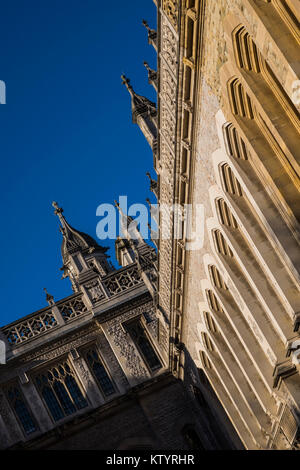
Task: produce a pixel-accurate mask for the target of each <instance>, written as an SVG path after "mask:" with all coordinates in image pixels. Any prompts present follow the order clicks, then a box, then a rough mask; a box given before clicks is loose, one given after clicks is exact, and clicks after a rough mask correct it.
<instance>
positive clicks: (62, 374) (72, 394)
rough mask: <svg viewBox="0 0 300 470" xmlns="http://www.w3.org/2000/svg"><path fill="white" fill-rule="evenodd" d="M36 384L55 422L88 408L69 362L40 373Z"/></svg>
mask: <svg viewBox="0 0 300 470" xmlns="http://www.w3.org/2000/svg"><path fill="white" fill-rule="evenodd" d="M35 384H36V386H37V388H38V390H39V392H40V394H41V395H42V397H43V399H44V401H45V403H46V405H47V407H48V409H49V412H50V414H51V416H52V418H53V419H54V421H59V420H60V419H63V418H65V417H66V416H69V415H71V414H73V413H76V412H77V411H79V410H81V409H83V408H85V407H87V406H88V402H87V400H86V399H85V398H84V396H83V394H82V392H81V390H80V387H79V385H78V383H77V381H76V379H75V374H74V372H73V370H72V369H71V367H70V366H69V364H68V362H67V361H65V362H62V363H60V364H57V365H56V366H54V367H51V368H49V369H48V370H45V371H42V372H40V373H39V374H38V375H36V377H35Z"/></svg>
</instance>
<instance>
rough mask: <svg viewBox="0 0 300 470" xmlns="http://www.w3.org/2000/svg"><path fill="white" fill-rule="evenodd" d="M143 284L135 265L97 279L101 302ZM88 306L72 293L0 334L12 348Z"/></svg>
mask: <svg viewBox="0 0 300 470" xmlns="http://www.w3.org/2000/svg"><path fill="white" fill-rule="evenodd" d="M142 283H143V281H142V279H141V278H140V276H139V273H138V270H137V266H136V265H133V266H129V267H128V268H127V267H126V268H121V269H119V270H118V271H115V272H112V273H110V274H108V275H107V276H105V277H103V278H102V279H99V287H100V286H101V287H100V288H101V289H102V290H103V296H102V298H101V301H106V300H107V299H109V298H110V297H113V296H115V295H117V294H120V293H122V292H124V291H126V290H128V289H130V288H132V287H135V286H137V285H138V284H142ZM89 309H90V306H87V305H86V300H85V299H84V295H83V293H82V292H79V293H75V294H73V295H72V296H70V297H68V298H66V299H65V300H61V301H58V302H57V303H55V304H54V305H51V306H49V307H48V308H45V309H43V310H39V311H38V312H35V313H32V314H31V315H29V316H27V317H24V318H22V319H20V320H17V321H15V322H13V323H11V324H9V325H7V326H4V327H2V328H0V337H1V336H2V337H3V336H4V339H6V340H7V341H8V343H9V345H10V347H14V346H17V345H19V344H22V343H24V342H25V341H28V340H31V339H33V338H35V337H37V336H39V335H41V334H43V333H46V332H48V331H49V330H51V329H53V328H56V327H58V326H62V325H63V324H66V323H67V322H68V321H70V320H72V319H74V318H76V317H78V316H80V315H82V314H84V313H85V312H87V311H88V310H89Z"/></svg>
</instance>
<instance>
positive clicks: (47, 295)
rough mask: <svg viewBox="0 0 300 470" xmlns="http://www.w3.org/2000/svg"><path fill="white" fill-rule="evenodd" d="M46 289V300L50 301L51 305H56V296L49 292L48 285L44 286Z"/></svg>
mask: <svg viewBox="0 0 300 470" xmlns="http://www.w3.org/2000/svg"><path fill="white" fill-rule="evenodd" d="M44 291H45V294H46V300H47V302H48V304H49V305H54V303H55V302H54V297H53V295H51V294H49V292H47V289H46V287H44Z"/></svg>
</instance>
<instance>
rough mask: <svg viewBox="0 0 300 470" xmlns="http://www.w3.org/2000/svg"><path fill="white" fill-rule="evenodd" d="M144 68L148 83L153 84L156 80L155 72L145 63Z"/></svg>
mask: <svg viewBox="0 0 300 470" xmlns="http://www.w3.org/2000/svg"><path fill="white" fill-rule="evenodd" d="M144 66H145V67H146V69H147V71H148V80H149V83H152V82H154V81H155V80H156V79H157V72H156V71H155V70H153V69H151V67H149V64H148V62H146V61H144Z"/></svg>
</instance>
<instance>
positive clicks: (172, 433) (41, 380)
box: [0, 203, 239, 450]
mask: <svg viewBox="0 0 300 470" xmlns="http://www.w3.org/2000/svg"><path fill="white" fill-rule="evenodd" d="M53 205H54V207H55V213H56V214H57V215H58V217H59V219H60V230H61V232H62V236H63V240H62V248H61V251H62V259H63V267H62V268H61V269H62V272H63V277H68V278H69V279H70V281H71V284H72V288H73V294H72V295H70V296H69V297H67V298H64V299H61V300H59V301H54V298H53V296H52V295H50V294H49V293H48V292H46V299H47V302H48V306H47V307H46V308H43V309H42V310H39V311H38V312H34V313H33V314H31V315H29V316H27V317H24V318H22V319H20V320H18V321H15V322H13V323H11V324H9V325H6V326H4V327H2V328H1V330H0V335H1V336H0V338H1V341H2V344H3V343H4V344H5V345H6V361H5V362H6V363H5V364H2V365H1V366H0V367H1V368H0V449H2V450H3V449H26V450H36V449H47V450H51V449H53V450H62V449H63V450H75V449H80V450H101V449H104V450H109V449H114V450H129V449H155V450H156V449H186V450H188V449H214V448H224V446H225V448H233V447H235V446H239V440H238V438H236V439H235V440H232V438H231V432H230V424H229V422H228V424H227V426H228V431H227V433H226V431H225V432H224V431H222V432H220V427H219V426H218V425H217V422H216V421H215V419H214V415H213V414H212V412H211V410H210V405H209V403H208V402H206V401H205V398H204V396H202V392H201V389H200V388H197V387H196V386H194V388H193V389H191V390H190V391H188V390H186V389H185V387H184V386H183V383H182V382H181V381H180V380H178V379H177V378H176V377H174V376H173V374H172V373H171V372H170V370H169V333H168V331H169V322H168V320H167V318H165V317H164V315H159V313H157V310H156V293H155V282H154V281H155V279H156V269H155V261H156V253H155V250H154V249H153V248H152V247H150V246H149V245H148V244H146V243H145V241H144V240H143V239H142V238H141V236H140V234H139V232H138V231H137V230H136V229H135V228H134V230H135V238H134V240H132V236H133V235H132V233H131V235H130V236H129V233H128V232H126V224H127V225H129V224H128V223H127V222H128V221H127V219H126V217H125V216H124V215H122V224H123V227H124V233H125V234H127V236H125V238H124V239H120V238H119V239H118V240H117V241H116V255H117V259H118V260H119V261H120V264H121V265H122V267H121V268H119V269H115V268H114V267H113V266H112V264H111V263H109V262H108V259H107V254H106V251H107V249H106V248H103V247H102V246H99V245H98V244H97V242H96V241H95V240H94V239H93V238H91V237H90V236H89V235H87V234H85V233H83V232H80V231H78V230H76V229H74V228H73V227H71V226H70V225H69V223H68V222H67V220H66V219H65V217H64V215H63V210H62V209H61V208H60V207H59V206H58V205H57V203H53ZM152 285H153V287H152ZM235 442H236V443H235Z"/></svg>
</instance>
